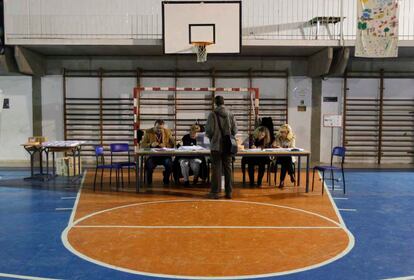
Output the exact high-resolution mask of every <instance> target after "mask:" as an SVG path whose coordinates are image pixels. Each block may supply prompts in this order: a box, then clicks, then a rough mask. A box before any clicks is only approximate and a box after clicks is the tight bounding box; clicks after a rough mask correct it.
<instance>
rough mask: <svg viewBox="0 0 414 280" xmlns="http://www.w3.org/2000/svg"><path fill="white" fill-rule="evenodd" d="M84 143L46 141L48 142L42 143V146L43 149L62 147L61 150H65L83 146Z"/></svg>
mask: <svg viewBox="0 0 414 280" xmlns="http://www.w3.org/2000/svg"><path fill="white" fill-rule="evenodd" d="M85 143H86V141H48V142H43V143H42V146H43V147H62V148H66V147H76V146H79V145H82V144H85Z"/></svg>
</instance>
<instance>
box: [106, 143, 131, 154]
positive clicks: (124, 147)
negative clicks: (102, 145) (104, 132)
mask: <svg viewBox="0 0 414 280" xmlns="http://www.w3.org/2000/svg"><path fill="white" fill-rule="evenodd" d="M109 147H110V149H111V153H121V152H128V151H129V144H128V143H112V144H109Z"/></svg>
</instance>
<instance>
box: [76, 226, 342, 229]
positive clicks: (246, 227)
mask: <svg viewBox="0 0 414 280" xmlns="http://www.w3.org/2000/svg"><path fill="white" fill-rule="evenodd" d="M73 227H74V228H137V229H342V227H307V226H297V227H283V226H280V227H278V226H274V227H273V226H122V225H90V226H82V225H80V226H78V225H76V226H73Z"/></svg>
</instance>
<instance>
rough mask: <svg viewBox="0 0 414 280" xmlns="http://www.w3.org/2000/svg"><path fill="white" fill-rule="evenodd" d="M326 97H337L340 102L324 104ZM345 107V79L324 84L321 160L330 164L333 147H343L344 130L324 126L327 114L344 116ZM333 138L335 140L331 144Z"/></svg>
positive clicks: (326, 81) (325, 81)
mask: <svg viewBox="0 0 414 280" xmlns="http://www.w3.org/2000/svg"><path fill="white" fill-rule="evenodd" d="M324 97H337V98H338V102H323V98H324ZM342 107H343V79H328V80H324V81H323V82H322V106H321V147H320V149H321V150H320V151H321V153H320V160H321V162H324V163H329V162H330V160H331V151H332V147H335V146H342V131H343V130H342V128H336V127H335V128H329V127H324V126H323V116H324V115H325V114H334V115H342V109H343V108H342ZM331 136H333V140H332V143H331Z"/></svg>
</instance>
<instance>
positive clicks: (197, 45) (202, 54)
mask: <svg viewBox="0 0 414 280" xmlns="http://www.w3.org/2000/svg"><path fill="white" fill-rule="evenodd" d="M192 44H193V48H194V52H195V53H196V54H197V62H198V63H203V62H206V61H207V46H208V45H212V44H213V43H211V42H193V43H192Z"/></svg>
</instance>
